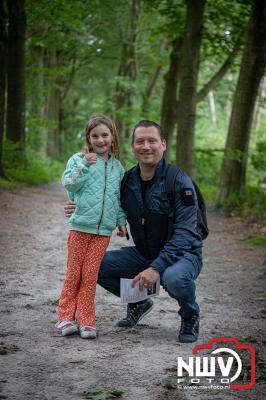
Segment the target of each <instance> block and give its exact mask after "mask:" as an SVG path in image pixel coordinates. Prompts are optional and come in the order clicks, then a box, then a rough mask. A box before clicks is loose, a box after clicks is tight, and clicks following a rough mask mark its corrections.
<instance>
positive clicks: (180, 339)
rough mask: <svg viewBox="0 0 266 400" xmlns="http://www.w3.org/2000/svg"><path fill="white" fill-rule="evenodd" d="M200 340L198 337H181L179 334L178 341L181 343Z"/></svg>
mask: <svg viewBox="0 0 266 400" xmlns="http://www.w3.org/2000/svg"><path fill="white" fill-rule="evenodd" d="M197 340H198V337H196V338H191V339H190V338H187V339H186V338H183V339H182V338H180V336H178V341H179V342H180V343H194V342H196V341H197Z"/></svg>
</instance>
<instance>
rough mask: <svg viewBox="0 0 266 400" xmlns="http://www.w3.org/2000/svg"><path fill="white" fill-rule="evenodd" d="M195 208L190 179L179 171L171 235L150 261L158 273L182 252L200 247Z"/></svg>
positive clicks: (182, 253) (195, 198)
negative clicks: (156, 255)
mask: <svg viewBox="0 0 266 400" xmlns="http://www.w3.org/2000/svg"><path fill="white" fill-rule="evenodd" d="M197 210H198V205H197V197H196V193H195V189H194V186H193V183H192V180H191V179H190V178H189V177H188V176H187V175H186V174H185V173H184V172H182V171H180V172H179V173H178V174H177V177H176V182H175V203H174V221H173V226H172V236H171V238H170V239H169V240H168V242H167V243H166V244H165V246H164V248H163V249H162V250H161V251H160V253H159V255H158V257H157V258H156V259H155V260H154V261H153V262H152V263H151V266H152V267H154V268H155V269H156V270H157V271H158V272H160V274H161V273H163V272H164V271H165V269H166V268H167V267H168V266H169V265H173V264H174V263H175V262H177V261H178V259H180V258H181V257H183V256H184V254H186V253H191V252H192V251H195V249H197V248H199V249H201V247H202V240H201V237H200V235H199V234H198V232H197Z"/></svg>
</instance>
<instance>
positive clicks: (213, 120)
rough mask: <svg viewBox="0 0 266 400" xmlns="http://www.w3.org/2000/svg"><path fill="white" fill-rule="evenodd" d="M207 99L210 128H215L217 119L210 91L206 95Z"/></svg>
mask: <svg viewBox="0 0 266 400" xmlns="http://www.w3.org/2000/svg"><path fill="white" fill-rule="evenodd" d="M208 99H209V107H210V112H211V122H212V126H213V127H214V128H215V127H216V123H217V117H216V106H215V99H214V94H213V91H210V92H209V93H208Z"/></svg>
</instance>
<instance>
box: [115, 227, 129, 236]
mask: <svg viewBox="0 0 266 400" xmlns="http://www.w3.org/2000/svg"><path fill="white" fill-rule="evenodd" d="M126 235H128V232H127V227H126V225H121V226H119V227H118V232H117V236H120V237H125V236H126Z"/></svg>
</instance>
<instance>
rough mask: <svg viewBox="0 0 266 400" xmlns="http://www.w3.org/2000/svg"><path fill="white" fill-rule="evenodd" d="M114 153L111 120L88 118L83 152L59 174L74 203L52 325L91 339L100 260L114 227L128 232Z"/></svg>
mask: <svg viewBox="0 0 266 400" xmlns="http://www.w3.org/2000/svg"><path fill="white" fill-rule="evenodd" d="M118 155H119V145H118V134H117V130H116V127H115V125H114V123H113V122H112V121H111V120H110V118H108V117H106V116H104V115H96V116H93V117H91V118H90V119H89V121H88V124H87V127H86V148H85V151H84V152H83V153H76V154H74V155H73V156H72V157H71V158H70V159H69V161H68V163H67V167H66V170H65V172H64V174H63V177H62V184H63V186H64V187H65V188H66V189H67V191H68V196H69V198H70V200H73V201H75V203H76V209H75V212H74V213H73V215H72V216H71V218H70V220H69V223H70V232H69V237H68V259H67V274H66V278H65V282H64V286H63V290H62V293H61V297H60V302H59V312H58V316H59V318H58V319H59V321H58V322H57V324H56V327H57V328H58V329H60V330H61V333H62V335H63V336H66V335H71V334H72V333H75V332H77V331H79V333H80V336H81V337H82V338H90V339H93V338H96V327H95V308H94V298H95V291H96V284H97V278H98V272H99V267H100V264H101V260H102V258H103V256H104V253H105V251H106V248H107V246H108V244H109V241H110V236H111V234H112V231H113V230H114V229H115V227H118V229H119V232H118V235H119V236H125V235H126V233H127V231H126V217H125V214H124V212H123V210H122V208H121V206H120V182H121V180H122V178H123V174H124V169H123V167H122V165H121V164H120V162H119V161H118V160H117V159H116V157H118ZM75 314H77V317H76V321H75Z"/></svg>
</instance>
